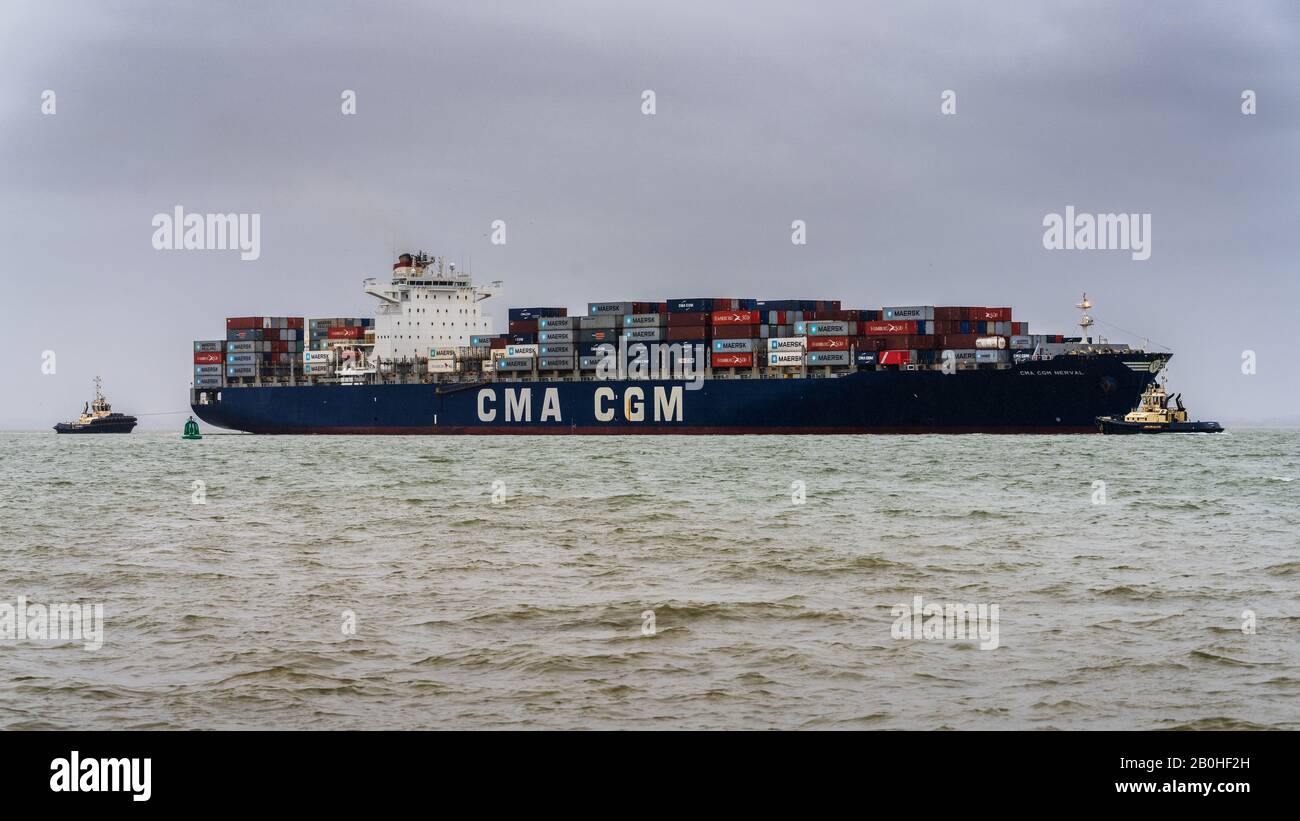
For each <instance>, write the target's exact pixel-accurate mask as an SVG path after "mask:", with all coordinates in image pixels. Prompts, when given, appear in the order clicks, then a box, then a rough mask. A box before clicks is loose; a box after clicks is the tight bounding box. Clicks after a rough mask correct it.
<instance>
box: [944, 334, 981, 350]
mask: <svg viewBox="0 0 1300 821" xmlns="http://www.w3.org/2000/svg"><path fill="white" fill-rule="evenodd" d="M979 338H980V335H979V334H943V335H942V336H940V337H939V347H941V348H945V349H948V350H965V349H968V348H974V347H975V340H977V339H979Z"/></svg>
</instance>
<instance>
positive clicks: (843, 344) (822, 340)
mask: <svg viewBox="0 0 1300 821" xmlns="http://www.w3.org/2000/svg"><path fill="white" fill-rule="evenodd" d="M848 349H849V338H848V337H847V336H810V337H808V350H810V351H847V350H848Z"/></svg>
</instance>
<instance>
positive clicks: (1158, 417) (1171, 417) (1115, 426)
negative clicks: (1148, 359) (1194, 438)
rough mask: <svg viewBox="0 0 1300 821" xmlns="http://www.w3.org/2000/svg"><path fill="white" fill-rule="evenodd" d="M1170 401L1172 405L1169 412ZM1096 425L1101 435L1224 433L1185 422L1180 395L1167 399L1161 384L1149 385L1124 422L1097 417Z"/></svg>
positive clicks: (1212, 426) (1211, 424)
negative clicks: (1135, 407)
mask: <svg viewBox="0 0 1300 821" xmlns="http://www.w3.org/2000/svg"><path fill="white" fill-rule="evenodd" d="M1170 401H1172V402H1173V403H1174V407H1172V408H1171V407H1169V403H1170ZM1097 425H1098V427H1100V428H1101V432H1102V433H1223V425H1220V424H1219V423H1218V422H1189V421H1187V408H1185V407H1183V395H1182V394H1181V393H1176V394H1174V395H1173V396H1170V395H1169V394H1168V393H1166V392H1165V386H1164V383H1163V381H1162V382H1161V384H1159V385H1157V384H1155V383H1154V382H1153V383H1152V384H1150V385H1148V386H1147V389H1146V390H1145V391H1143V392H1142V399H1141V402H1140V403H1139V404H1138V406H1137V409H1135V410H1133V411H1130V412H1129V413H1127V414H1125V415H1124V418H1123V419H1116V418H1115V417H1113V416H1098V417H1097Z"/></svg>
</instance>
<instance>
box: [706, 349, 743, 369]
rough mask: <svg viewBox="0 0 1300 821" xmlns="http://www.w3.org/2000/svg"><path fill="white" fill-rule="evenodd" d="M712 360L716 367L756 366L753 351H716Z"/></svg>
mask: <svg viewBox="0 0 1300 821" xmlns="http://www.w3.org/2000/svg"><path fill="white" fill-rule="evenodd" d="M711 362H712V363H713V367H715V368H752V367H754V355H753V354H752V353H715V354H713V358H712V360H711Z"/></svg>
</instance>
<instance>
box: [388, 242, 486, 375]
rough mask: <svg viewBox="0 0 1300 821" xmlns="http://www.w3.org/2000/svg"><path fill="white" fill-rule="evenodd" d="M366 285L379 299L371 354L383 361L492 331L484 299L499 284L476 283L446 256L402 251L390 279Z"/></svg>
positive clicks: (461, 343)
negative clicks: (480, 284)
mask: <svg viewBox="0 0 1300 821" xmlns="http://www.w3.org/2000/svg"><path fill="white" fill-rule="evenodd" d="M363 290H364V291H365V292H366V293H367V294H369V295H370V296H373V297H375V298H376V299H378V300H379V304H378V306H377V307H376V308H375V326H374V327H375V335H374V348H373V351H372V355H373V356H374V357H375V358H376V359H378V360H379V361H380V362H383V361H389V360H392V361H397V362H400V361H403V360H406V361H414V360H416V359H420V358H427V357H428V355H429V350H430V349H432V348H438V347H467V346H468V345H469V344H470V337H471V336H478V335H483V336H486V335H490V334H491V333H492V319H491V318H490V317H487V316H484V315H483V312H482V308H481V303H482V302H483V300H485V299H488V298H489V297H491V296H493V295H494V294H496V293H497V291H498V285H497V284H496V283H494V284H492V285H488V286H476V285H474V284H473V282H472V281H471V278H470V276H469V275H468V274H466V273H465V272H463V271H458V270H456V264H455V263H454V262H448V261H447V260H446V258H444V257H436V256H431V255H429V254H426V253H425V252H423V251H416V252H414V253H407V254H402V255H401V256H400V257H399V258H398V260H397V262H396V263H394V264H393V275H392V281H391V282H388V283H386V284H381V283H378V282H376V281H374V280H367V281H366V282H365V284H364V286H363Z"/></svg>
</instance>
